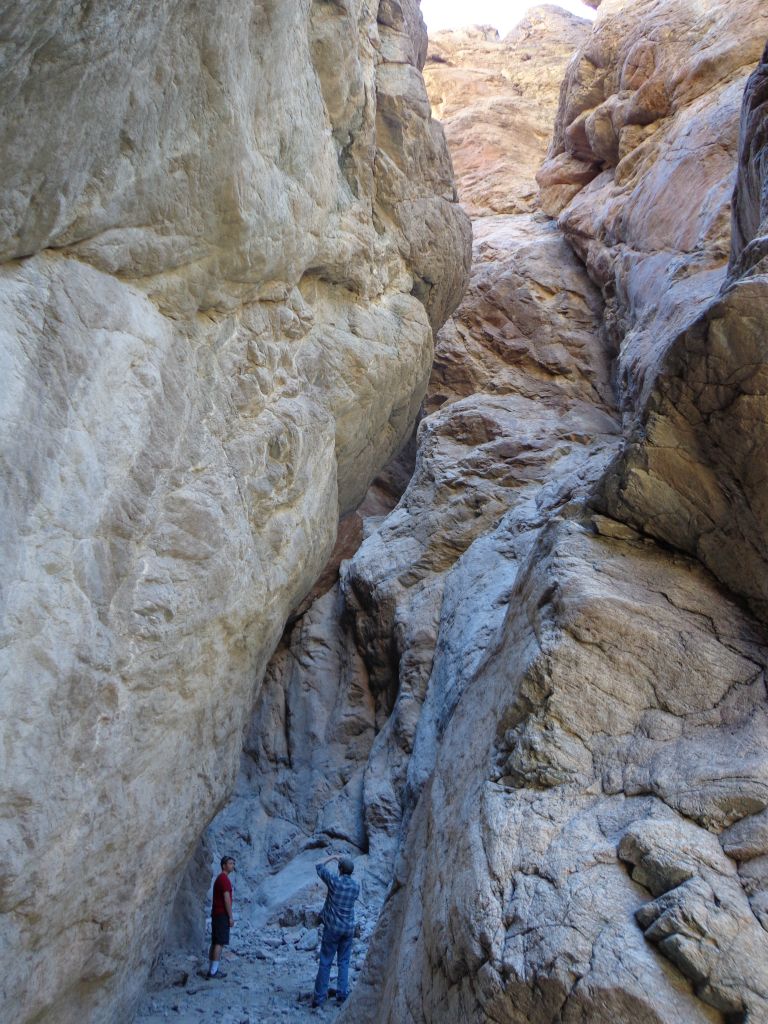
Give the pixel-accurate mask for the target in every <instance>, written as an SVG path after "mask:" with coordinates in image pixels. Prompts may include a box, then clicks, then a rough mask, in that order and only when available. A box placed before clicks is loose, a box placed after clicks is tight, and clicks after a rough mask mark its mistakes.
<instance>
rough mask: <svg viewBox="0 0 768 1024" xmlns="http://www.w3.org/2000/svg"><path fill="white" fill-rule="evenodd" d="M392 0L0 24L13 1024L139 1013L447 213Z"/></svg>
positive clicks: (460, 264)
mask: <svg viewBox="0 0 768 1024" xmlns="http://www.w3.org/2000/svg"><path fill="white" fill-rule="evenodd" d="M426 45H427V43H426V33H425V30H424V26H423V23H422V22H421V18H420V15H419V12H418V5H417V3H416V2H415V0H381V2H380V3H379V2H373V0H337V2H333V3H329V2H325V0H315V2H310V0H249V2H247V3H236V2H233V0H226V2H224V3H219V4H216V5H215V10H213V9H212V8H211V9H210V10H208V11H202V10H201V9H199V8H198V7H197V6H196V5H189V4H185V3H180V2H178V0H161V2H160V3H157V4H153V5H150V6H149V7H147V6H145V5H141V4H138V5H137V4H133V3H128V2H127V0H122V2H118V3H113V4H110V5H108V7H107V8H105V7H104V6H103V5H101V6H99V5H90V4H81V5H71V4H66V3H53V4H42V3H37V2H35V3H24V4H21V3H14V4H11V5H6V7H5V9H4V11H3V12H2V14H0V48H1V49H0V82H1V84H2V94H3V120H2V127H1V128H0V130H1V131H2V142H1V144H2V152H3V171H4V173H3V179H2V182H0V210H2V218H0V259H2V263H0V329H1V330H2V335H3V340H2V348H1V350H0V353H1V354H0V360H1V361H2V365H1V367H0V379H2V381H3V388H2V418H1V423H2V427H1V428H0V429H2V434H3V443H2V506H3V512H4V514H3V524H2V531H0V544H1V545H2V555H3V565H4V571H3V579H2V586H1V591H0V592H1V594H2V596H1V598H0V603H1V606H2V633H3V644H2V663H3V680H4V681H3V686H2V690H0V704H1V706H2V721H3V725H2V750H3V777H2V809H1V811H0V837H1V839H2V842H1V843H0V845H1V846H2V849H3V858H2V863H1V864H0V913H1V914H2V917H0V928H1V929H2V930H1V932H0V934H1V935H2V943H1V944H2V948H3V952H4V968H3V978H2V982H1V983H0V985H1V986H2V1004H1V1005H2V1009H0V1016H2V1017H3V1019H8V1020H10V1019H13V1020H14V1021H18V1022H20V1024H22V1022H25V1021H32V1020H34V1021H36V1022H55V1024H69V1022H77V1024H82V1022H84V1021H110V1022H112V1021H120V1020H128V1019H130V1017H131V1014H132V1008H133V1006H134V1005H135V1001H136V999H137V997H138V995H139V993H140V991H141V989H142V986H143V982H144V978H145V975H146V971H147V969H148V967H149V964H150V962H151V960H152V958H153V957H154V955H155V953H156V951H157V948H158V944H159V942H160V941H161V939H162V936H163V933H164V923H165V921H166V919H167V917H168V913H169V909H170V906H171V904H172V902H173V898H174V895H175V889H176V886H177V885H178V880H179V875H180V870H181V868H182V867H183V865H184V864H185V863H186V862H187V861H188V859H189V857H190V855H191V854H192V851H193V850H194V848H195V845H196V843H197V841H198V838H199V836H200V833H201V831H202V830H203V829H204V827H205V826H206V824H207V823H208V822H209V821H210V819H211V818H212V816H213V815H214V814H215V813H216V811H217V810H218V809H219V808H220V807H221V805H222V803H223V802H224V800H225V799H226V797H227V796H228V795H229V793H230V792H231V789H232V786H233V783H234V778H235V772H236V768H237V764H238V759H239V755H240V751H241V746H242V737H243V731H244V728H245V726H246V724H247V722H248V718H249V715H250V711H251V707H252V699H253V694H254V690H255V689H256V688H257V686H258V683H259V681H260V679H261V676H262V674H263V671H264V667H265V665H266V664H267V661H268V659H269V657H270V655H271V654H272V652H273V650H274V648H275V645H276V644H277V642H278V640H279V638H280V635H281V633H282V630H283V627H284V624H285V621H286V618H287V617H288V615H289V612H290V611H291V609H292V608H294V607H295V606H296V605H297V604H298V603H299V602H300V601H301V599H302V598H303V597H304V595H305V594H306V593H307V591H308V590H309V588H310V587H311V585H312V584H313V582H314V580H315V579H316V577H317V576H318V574H319V572H320V570H321V569H322V567H323V565H324V563H325V561H326V559H327V557H328V555H329V553H330V550H331V548H332V546H333V543H334V538H335V533H336V525H337V522H338V518H339V514H340V512H341V513H343V512H345V511H347V510H349V509H350V508H352V507H354V506H355V505H356V504H357V503H358V502H359V501H360V499H361V497H362V496H363V495H364V494H365V492H366V489H367V488H368V485H369V483H370V480H371V478H372V477H373V476H374V474H375V473H376V472H377V471H378V470H379V469H380V467H381V466H382V465H383V464H384V463H386V462H387V461H388V460H390V459H391V458H392V457H393V456H394V455H395V454H396V453H397V451H398V450H399V448H400V447H401V446H402V445H403V444H404V442H405V441H406V440H407V438H408V436H409V434H410V432H411V429H412V426H413V422H414V420H415V418H416V415H417V411H418V409H419V405H420V402H421V400H422V396H423V393H424V389H425V387H426V383H427V378H428V375H429V370H430V365H431V361H432V352H433V340H432V337H433V334H432V332H433V329H436V328H438V327H439V326H440V325H441V324H442V323H443V321H444V320H445V319H446V317H447V316H448V315H449V314H450V313H451V312H452V310H453V308H454V307H455V305H456V303H457V302H458V300H459V298H460V296H461V294H462V291H463V289H464V285H465V281H466V275H467V268H468V260H469V244H470V243H469V240H470V230H469V223H468V221H467V218H466V216H465V215H464V213H463V212H462V211H461V209H460V208H459V207H458V206H457V204H456V202H455V194H454V186H453V180H452V171H451V164H450V160H449V158H448V155H447V151H446V148H445V143H444V140H443V135H442V130H441V128H440V127H439V125H438V124H436V122H434V121H433V120H432V119H431V116H430V108H429V103H428V100H427V96H426V92H425V88H424V83H423V79H422V77H421V73H420V68H421V66H422V64H423V61H424V57H425V53H426Z"/></svg>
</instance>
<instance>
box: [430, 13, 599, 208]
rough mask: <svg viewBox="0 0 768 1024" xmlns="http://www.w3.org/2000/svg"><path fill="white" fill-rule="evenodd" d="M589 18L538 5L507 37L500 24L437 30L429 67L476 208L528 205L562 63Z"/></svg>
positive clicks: (463, 183)
mask: <svg viewBox="0 0 768 1024" xmlns="http://www.w3.org/2000/svg"><path fill="white" fill-rule="evenodd" d="M587 31H588V22H586V21H584V19H582V18H577V17H575V16H574V15H572V14H569V13H568V12H567V11H564V10H563V9H562V8H559V7H555V6H554V5H545V6H542V7H536V8H534V9H533V10H532V11H530V12H528V14H527V15H526V17H525V18H524V19H523V20H522V21H521V22H520V24H519V25H517V26H516V27H515V28H514V29H513V30H512V31H511V32H510V33H509V34H508V35H507V36H505V38H504V39H499V34H498V32H497V31H496V29H493V28H490V27H487V26H486V27H475V28H468V29H463V30H455V31H445V32H438V33H436V35H435V36H434V38H432V39H431V40H430V46H429V51H428V54H427V63H426V65H425V69H424V74H425V77H426V81H427V87H428V89H429V94H430V99H431V101H432V107H433V110H434V112H435V116H436V117H439V118H440V120H441V121H442V123H443V125H444V126H445V132H446V137H447V139H448V143H449V145H450V148H451V155H452V157H453V163H454V167H455V168H456V175H457V178H458V182H459V195H460V198H461V201H462V203H463V204H464V206H465V208H466V209H467V210H468V212H469V213H470V214H471V215H472V216H483V215H488V214H493V213H530V212H532V211H533V210H534V209H535V208H536V207H537V206H538V188H537V186H536V182H535V175H536V172H537V170H538V169H539V166H540V164H541V161H542V150H543V149H544V148H546V146H548V145H549V141H550V137H551V132H552V127H551V126H552V121H553V120H554V117H555V114H556V112H557V100H558V94H559V90H560V83H561V81H562V78H563V69H564V66H565V64H566V62H567V61H568V60H569V59H570V57H571V55H572V54H573V52H574V50H575V49H576V48H577V46H578V45H579V44H580V43H582V42H583V41H584V38H585V36H586V34H587Z"/></svg>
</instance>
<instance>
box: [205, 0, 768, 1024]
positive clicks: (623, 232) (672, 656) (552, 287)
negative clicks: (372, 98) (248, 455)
mask: <svg viewBox="0 0 768 1024" xmlns="http://www.w3.org/2000/svg"><path fill="white" fill-rule="evenodd" d="M593 6H595V7H598V6H599V12H598V19H597V22H596V23H595V26H594V28H593V29H592V30H591V31H588V30H587V27H586V26H581V32H582V33H583V35H582V38H583V42H582V43H581V45H580V46H579V48H578V51H577V54H576V56H575V58H574V60H573V61H572V62H571V64H570V66H569V67H568V69H567V71H566V69H565V67H564V66H563V73H564V84H563V88H562V91H561V94H560V99H559V106H558V107H557V115H556V118H554V120H553V125H552V128H553V142H552V145H551V147H550V150H549V153H548V154H545V153H544V147H543V145H542V146H541V148H540V150H539V152H540V156H541V159H542V161H544V165H543V168H542V170H541V173H540V175H539V182H540V185H541V203H542V206H543V208H544V211H546V212H548V213H549V214H550V215H552V216H556V217H557V218H558V219H557V223H554V222H553V221H551V220H548V219H547V217H545V216H544V214H543V213H542V212H541V211H537V210H536V200H535V198H534V197H533V196H532V195H530V194H529V193H528V192H526V191H525V190H526V189H527V188H528V186H527V185H526V184H525V182H526V181H527V180H528V179H529V177H530V172H531V171H530V168H531V162H532V158H531V159H528V158H527V157H526V159H525V160H524V161H522V162H517V161H516V160H510V163H509V164H508V165H507V166H508V167H509V185H508V190H507V192H508V194H509V195H518V196H523V195H524V196H525V197H526V198H525V201H524V203H523V204H522V205H517V200H516V201H515V204H512V205H510V207H509V210H512V211H516V210H522V211H523V212H522V213H516V214H512V215H494V213H495V212H496V211H497V210H503V208H502V207H499V206H497V205H496V203H497V199H498V197H499V195H500V194H501V193H502V191H503V188H502V186H501V182H502V181H503V176H504V172H503V167H504V163H503V158H502V156H500V155H499V153H497V152H494V153H490V152H489V151H488V150H485V151H484V150H483V148H482V146H476V147H475V152H476V154H477V155H476V157H474V158H473V159H474V162H472V161H470V160H469V159H468V160H467V163H466V167H465V170H466V175H467V177H466V178H465V179H464V180H463V182H462V181H460V183H459V189H460V191H461V190H462V189H463V190H464V192H463V194H464V195H466V196H467V198H468V200H469V202H470V203H471V204H472V207H473V209H474V211H475V214H476V220H475V252H474V268H473V275H472V280H471V284H470V288H469V291H468V293H467V296H466V298H465V301H464V302H463V303H462V305H461V307H460V308H459V310H458V311H457V313H456V316H455V318H454V320H453V321H452V322H450V323H449V324H448V325H446V327H445V328H444V329H443V331H442V332H441V335H440V339H439V343H438V348H437V358H436V363H435V368H434V370H433V375H432V380H431V383H430V388H429V393H428V397H427V403H426V408H427V410H428V412H429V413H430V415H428V416H427V418H426V419H425V420H424V421H423V422H422V423H421V425H420V428H419V433H418V438H417V441H418V447H417V452H416V463H415V472H414V475H413V478H412V480H411V482H410V484H409V486H408V488H407V490H406V491H405V493H404V495H403V497H402V498H401V500H400V502H399V503H398V505H397V507H396V508H395V509H394V510H393V511H392V512H391V513H390V514H389V515H388V516H387V517H386V518H385V519H383V520H381V519H380V518H378V517H376V516H373V517H371V518H370V519H369V520H368V521H367V523H366V525H365V532H366V538H365V540H364V542H363V544H362V546H361V547H360V549H359V551H358V552H357V553H356V554H355V555H354V557H353V558H351V559H350V560H349V561H347V562H346V563H343V564H342V566H341V573H340V580H339V583H338V585H337V587H335V588H333V589H332V590H330V591H328V592H327V593H326V595H325V596H324V597H323V598H321V600H320V601H319V602H317V603H316V604H315V605H314V606H313V608H312V609H311V610H310V611H309V612H308V613H307V614H306V616H305V617H304V619H303V620H301V621H300V622H299V623H297V624H296V626H295V628H294V631H293V633H292V634H291V635H290V636H289V637H288V638H287V641H286V644H285V646H284V647H283V649H282V650H281V652H280V654H279V656H278V659H277V660H276V661H275V662H274V663H273V666H272V668H271V669H270V682H269V684H268V686H267V687H265V688H264V690H262V693H261V696H260V703H259V712H258V716H259V717H258V718H257V719H256V723H257V728H255V729H254V732H253V734H252V736H253V737H254V739H255V737H257V736H259V737H262V736H264V735H266V734H267V730H266V729H265V728H264V725H265V723H268V722H269V723H272V734H273V735H276V736H277V737H278V740H277V742H275V743H272V744H267V743H265V742H264V741H263V740H258V741H254V742H252V743H251V745H250V747H249V757H248V759H247V760H246V763H245V764H246V768H245V772H244V775H243V780H245V779H246V776H247V775H248V774H249V773H250V778H251V782H252V783H253V784H254V785H255V788H256V798H255V799H254V797H253V795H252V793H253V791H252V790H250V793H251V795H250V796H249V795H248V793H249V788H248V786H246V785H245V783H244V784H243V786H242V788H241V790H240V797H239V799H240V800H241V801H243V802H244V803H247V801H248V800H250V801H251V804H250V809H245V808H244V803H241V804H240V807H239V809H237V810H235V808H234V805H233V808H232V817H230V818H229V819H228V821H227V822H225V823H224V824H223V825H222V828H223V832H222V833H221V834H222V835H226V838H227V841H228V842H229V841H234V839H235V837H236V834H237V828H238V827H239V828H240V829H242V828H243V824H244V823H246V824H250V823H254V824H255V825H257V826H258V827H257V828H254V829H253V830H250V829H248V831H247V835H248V844H247V845H248V847H249V849H251V848H252V847H255V848H256V851H255V852H253V853H252V854H251V857H252V863H253V864H254V865H258V869H259V870H261V871H262V872H263V873H264V874H265V875H266V877H263V881H262V886H261V890H260V896H259V898H261V899H263V900H264V902H265V903H266V902H268V898H269V893H270V892H272V893H273V894H274V893H276V892H278V891H279V893H280V894H281V895H282V896H287V895H290V892H291V889H290V879H291V878H292V877H293V876H292V870H293V869H292V865H294V866H298V865H304V866H305V867H309V865H311V861H312V859H313V858H314V853H313V851H314V849H315V847H317V846H318V845H322V844H327V843H328V842H330V841H331V840H334V841H336V842H341V843H344V844H346V848H347V849H349V850H354V849H355V848H357V849H358V851H360V853H361V854H363V853H367V855H368V860H367V872H368V877H369V879H373V880H374V881H376V880H378V881H380V882H387V881H389V882H390V885H389V889H388V892H387V894H386V897H385V899H384V902H383V908H382V910H381V913H380V916H379V918H378V922H377V924H376V928H375V930H374V932H373V936H372V940H371V945H370V948H369V952H368V956H367V960H366V964H365V967H364V969H363V974H362V977H361V979H360V981H359V983H358V985H357V986H356V989H355V992H354V993H353V996H352V998H351V1000H350V1003H349V1005H348V1007H347V1009H346V1010H345V1011H344V1013H343V1014H342V1017H341V1019H342V1021H343V1022H345V1024H346V1022H349V1024H352V1022H355V1024H359V1022H366V1024H427V1022H437V1021H439V1022H441V1024H446V1022H456V1024H458V1022H461V1024H467V1022H470V1024H473V1022H477V1024H481V1022H482V1024H485V1022H487V1021H489V1020H493V1021H498V1022H504V1024H550V1022H554V1021H569V1022H579V1021H583V1022H587V1021H589V1022H590V1024H595V1022H605V1024H608V1022H611V1024H614V1022H616V1021H629V1020H633V1021H634V1020H637V1021H639V1022H643V1024H651V1022H653V1024H660V1022H665V1024H682V1022H691V1024H693V1022H697V1024H700V1022H702V1021H713V1022H725V1021H737V1020H740V1021H750V1022H757V1021H762V1020H764V1019H765V1018H766V1015H768V975H766V970H765V964H766V962H768V960H767V958H766V953H768V939H767V938H766V931H768V918H766V908H767V907H768V896H767V895H766V893H768V875H767V874H766V864H767V863H768V846H767V845H766V826H765V819H766V812H767V809H768V761H766V757H765V750H766V749H768V746H767V742H766V741H768V714H767V711H766V708H767V707H768V705H766V664H767V662H768V643H767V642H766V631H765V609H764V604H763V603H762V602H763V598H762V596H761V594H762V592H761V590H760V586H761V585H762V584H763V583H764V580H765V574H764V573H763V572H761V561H762V546H763V540H762V537H763V529H764V525H765V522H766V518H765V515H764V514H762V513H761V511H760V509H761V505H760V501H761V500H762V499H761V495H762V491H761V480H762V475H763V474H762V466H763V463H764V458H762V455H763V454H764V453H763V450H762V447H761V446H762V444H763V442H762V440H761V438H762V434H761V430H762V426H761V424H762V422H763V420H764V419H765V416H764V409H763V404H764V401H765V396H764V391H765V388H764V386H763V383H762V374H763V369H764V353H763V351H762V348H761V346H760V341H759V339H760V337H761V335H762V331H763V330H764V324H765V310H764V308H763V305H762V303H763V298H764V296H763V289H764V279H763V269H764V268H763V255H764V251H765V248H764V238H763V234H764V224H765V209H764V196H765V167H764V164H765V160H764V149H765V145H764V141H765V140H764V131H763V125H764V103H765V67H764V65H761V66H760V68H758V71H757V72H756V73H755V74H754V76H753V77H752V78H751V79H749V81H748V78H749V75H750V73H751V72H752V71H753V69H754V66H755V64H756V63H757V62H758V60H759V58H760V54H761V53H762V51H763V47H764V45H765V38H766V36H767V35H768V23H767V22H768V15H767V14H766V12H765V11H764V10H763V9H762V5H760V4H757V3H755V2H753V0H737V2H734V3H731V4H728V5H715V4H699V3H695V4H694V3H688V2H685V3H683V2H682V0H681V2H678V0H641V2H639V3H630V2H627V0H603V3H601V4H599V5H598V3H594V4H593ZM548 17H549V15H547V16H546V17H545V16H544V15H542V16H541V22H540V23H541V24H543V23H545V22H546V20H547V18H548ZM533 20H534V22H535V20H536V19H535V18H534V19H533ZM506 45H507V44H506V43H502V42H498V41H496V40H495V39H494V38H493V37H492V36H489V34H488V32H487V31H486V30H484V29H481V30H478V31H474V32H467V33H464V34H463V35H460V36H458V37H457V38H448V37H442V36H441V37H440V38H439V39H438V40H437V41H436V46H435V54H436V55H437V59H436V60H435V61H433V62H432V63H431V64H430V65H429V68H430V70H429V72H428V73H429V75H430V77H431V78H432V81H433V87H434V89H435V102H436V103H437V104H445V113H446V116H447V118H448V120H449V132H451V133H452V138H453V142H454V145H457V146H458V150H459V151H461V149H462V141H463V139H471V138H473V136H472V132H473V130H474V127H473V125H472V124H469V123H468V121H467V120H462V116H461V114H460V113H458V112H455V111H452V110H451V108H450V97H451V95H452V93H451V88H452V87H451V75H452V71H451V67H452V66H453V67H455V68H456V80H457V81H458V82H459V83H461V86H462V87H464V85H465V83H466V82H468V81H471V82H472V83H473V88H474V87H475V86H476V87H477V89H478V92H479V93H480V95H479V97H478V95H477V94H476V93H474V92H473V95H472V103H473V104H478V105H479V106H480V107H481V108H483V109H491V108H492V106H493V103H492V102H491V100H492V96H493V94H492V92H491V91H490V89H491V88H493V87H495V86H493V87H492V86H491V85H488V86H485V85H484V86H483V89H485V88H488V89H489V92H487V93H486V92H483V89H481V88H480V85H478V78H477V77H476V76H475V75H474V74H473V73H472V69H474V68H476V67H477V65H478V64H480V62H481V60H486V59H488V58H487V54H488V53H494V52H496V51H494V50H493V47H502V48H503V47H504V46H506ZM511 45H512V49H511V51H510V52H514V53H515V54H518V53H519V52H520V50H519V49H518V48H516V44H511ZM529 45H531V44H529ZM553 46H554V44H552V43H551V41H547V42H544V41H542V42H541V44H540V45H539V44H537V41H536V39H534V40H533V44H532V45H531V50H532V51H533V52H534V54H535V52H536V50H538V49H540V50H541V51H542V52H544V53H546V54H550V53H551V52H552V49H550V47H553ZM473 47H476V51H474V52H473ZM459 53H461V57H460V58H459V57H458V56H457V54H459ZM547 60H549V58H547ZM461 62H464V65H462V63H461ZM534 62H535V56H534V57H532V59H531V62H530V63H531V70H530V72H529V71H528V68H526V72H525V74H526V76H527V80H528V81H529V82H531V83H533V82H537V77H536V74H535V63H534ZM527 63H528V62H526V64H527ZM547 66H549V65H547ZM502 67H503V62H502ZM515 74H516V72H510V75H509V77H510V80H512V79H514V78H515ZM547 74H548V72H547ZM502 77H505V76H504V75H502ZM542 78H543V79H546V75H542ZM516 80H518V81H519V79H516ZM745 87H746V90H747V91H746V101H745V107H744V113H743V117H742V120H741V126H742V127H741V143H740V144H739V125H740V107H741V103H742V96H743V95H744V91H745ZM523 91H524V90H523ZM457 92H458V87H457ZM523 101H524V102H523V103H521V109H525V108H526V106H527V102H528V99H527V98H526V97H525V96H524V97H523ZM548 102H549V103H550V104H551V108H550V109H552V111H553V115H554V110H555V103H554V99H553V98H550V100H549V101H548ZM510 104H511V100H509V101H508V102H507V101H506V100H505V109H507V110H508V109H509V106H510ZM529 109H530V108H529ZM505 116H506V115H505ZM521 116H522V115H521ZM464 132H466V135H464V134H463V133H464ZM540 134H541V133H540ZM471 152H472V146H471V145H467V147H466V149H465V151H464V153H465V154H469V153H471ZM545 155H546V156H547V159H546V160H545V159H544V158H545ZM463 159H464V156H463V155H462V156H460V157H459V161H461V160H463ZM483 161H486V166H487V167H488V169H489V173H488V175H487V177H486V179H485V180H486V181H487V186H486V191H485V193H484V192H483V181H484V179H483V175H482V167H483ZM521 168H522V169H521ZM737 170H738V172H739V176H738V186H737V190H736V199H735V205H734V209H733V213H734V224H735V230H734V236H733V248H732V249H731V247H730V242H729V234H730V218H731V194H732V190H733V186H734V184H735V183H736V181H737ZM521 176H522V177H521ZM729 260H730V263H729ZM705 516H706V517H708V518H707V519H706V521H705ZM702 524H703V525H702ZM723 584H725V586H724V585H723ZM744 598H747V600H748V601H749V602H750V605H751V609H750V608H748V607H747V606H746V604H745V602H744V600H743V599H744ZM339 680H340V682H339ZM307 736H309V737H311V739H312V743H307V742H306V737H307ZM294 766H297V767H298V771H299V775H298V776H294V775H293V769H294ZM299 779H300V780H301V781H300V782H299V781H298V780H299ZM289 807H293V808H295V811H291V812H290V813H289V814H288V815H287V817H288V818H289V821H287V822H286V821H279V820H278V819H280V818H281V816H283V815H284V812H285V809H286V808H289ZM228 814H229V812H228ZM365 865H366V861H365V858H364V856H361V857H360V867H361V869H362V868H363V867H364V866H365ZM270 887H272V888H271V889H270ZM369 926H370V922H367V923H366V926H365V928H366V931H367V930H368V928H369Z"/></svg>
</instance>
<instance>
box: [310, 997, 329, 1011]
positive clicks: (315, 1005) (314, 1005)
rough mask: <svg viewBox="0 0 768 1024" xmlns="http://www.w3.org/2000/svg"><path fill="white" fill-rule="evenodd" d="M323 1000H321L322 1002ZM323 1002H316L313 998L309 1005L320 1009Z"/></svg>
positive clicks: (314, 1008)
mask: <svg viewBox="0 0 768 1024" xmlns="http://www.w3.org/2000/svg"><path fill="white" fill-rule="evenodd" d="M324 1002H325V1000H323V1003H324ZM323 1003H318V1001H317V1000H316V999H313V1000H312V1002H311V1004H310V1005H311V1007H312V1009H313V1010H322V1008H323Z"/></svg>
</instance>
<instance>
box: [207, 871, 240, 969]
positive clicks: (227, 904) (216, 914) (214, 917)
mask: <svg viewBox="0 0 768 1024" xmlns="http://www.w3.org/2000/svg"><path fill="white" fill-rule="evenodd" d="M234 870H235V858H234V857H222V858H221V874H220V875H219V877H218V878H217V879H216V881H215V882H214V883H213V903H212V904H211V951H210V953H209V954H208V957H209V959H210V963H209V965H208V977H209V978H224V977H226V975H225V974H224V972H223V971H219V964H220V961H221V949H222V946H226V945H227V944H228V943H229V929H230V928H231V927H232V925H233V924H234V923H235V919H234V917H232V883H231V882H230V880H229V876H230V875H231V874H232V872H233V871H234Z"/></svg>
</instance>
